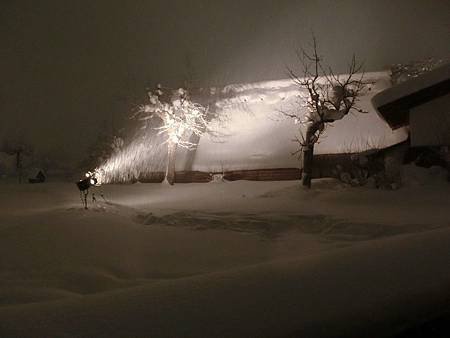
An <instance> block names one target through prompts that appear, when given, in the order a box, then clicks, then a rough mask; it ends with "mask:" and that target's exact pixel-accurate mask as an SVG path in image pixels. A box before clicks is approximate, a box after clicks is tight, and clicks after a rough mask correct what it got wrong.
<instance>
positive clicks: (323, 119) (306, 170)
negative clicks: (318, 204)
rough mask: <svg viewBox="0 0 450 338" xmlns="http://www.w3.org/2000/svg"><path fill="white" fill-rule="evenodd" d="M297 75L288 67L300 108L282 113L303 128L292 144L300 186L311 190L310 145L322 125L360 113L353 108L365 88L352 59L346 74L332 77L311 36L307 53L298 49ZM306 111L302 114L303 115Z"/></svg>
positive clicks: (319, 135) (315, 141) (318, 136)
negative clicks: (298, 164)
mask: <svg viewBox="0 0 450 338" xmlns="http://www.w3.org/2000/svg"><path fill="white" fill-rule="evenodd" d="M297 58H298V63H299V66H300V70H299V72H297V71H295V70H293V69H292V68H288V73H289V76H290V77H291V79H292V81H293V82H294V83H295V84H296V85H297V86H298V87H299V89H300V90H301V91H302V92H304V91H305V90H306V93H307V94H306V96H304V97H303V101H302V102H301V105H300V109H297V110H296V111H295V112H293V113H290V112H284V111H283V112H282V113H283V114H284V115H286V116H288V117H290V118H292V119H294V120H295V122H296V123H299V124H301V125H302V127H304V128H306V131H303V130H300V137H297V139H296V141H297V142H298V144H299V150H298V151H297V152H296V154H300V157H301V159H302V162H303V171H302V184H303V186H305V187H307V188H310V187H311V178H312V166H313V155H314V145H315V144H316V143H317V142H318V141H319V139H320V137H321V135H322V134H323V132H324V131H325V129H326V126H327V125H328V124H330V123H333V122H334V121H337V120H340V119H342V118H344V117H345V116H346V115H347V114H348V113H349V112H350V111H356V112H359V113H364V111H363V110H362V109H360V108H358V107H357V103H358V97H359V96H360V95H361V93H362V91H363V90H364V89H365V87H366V83H365V82H364V73H361V74H358V73H360V72H361V68H362V65H361V64H360V63H357V62H356V58H355V56H353V57H352V59H351V62H350V64H349V69H348V74H347V75H336V74H334V72H333V70H332V69H331V68H330V67H326V66H325V65H324V63H323V59H322V58H321V57H320V56H319V53H318V48H317V42H316V39H315V38H314V37H313V39H312V46H311V50H310V51H306V50H304V49H301V50H299V51H298V52H297ZM305 109H306V113H305Z"/></svg>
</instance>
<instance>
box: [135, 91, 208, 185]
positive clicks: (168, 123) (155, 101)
mask: <svg viewBox="0 0 450 338" xmlns="http://www.w3.org/2000/svg"><path fill="white" fill-rule="evenodd" d="M147 95H148V102H147V103H146V104H143V105H141V106H140V107H139V109H138V111H137V113H136V114H135V115H134V116H133V117H134V118H136V119H138V120H140V121H142V122H144V123H145V122H148V121H150V120H155V119H156V120H157V121H158V126H157V127H153V128H154V129H156V130H157V131H158V133H159V134H163V135H164V136H165V137H164V144H167V165H166V172H165V181H167V182H168V183H169V184H170V185H173V184H174V183H175V161H176V152H177V149H178V147H182V148H186V149H190V150H191V149H195V147H197V143H194V142H192V138H191V139H190V136H191V135H192V134H194V135H197V136H201V135H203V134H204V133H205V132H206V131H207V130H208V123H209V122H208V119H207V114H208V107H205V106H203V105H201V104H199V103H196V102H193V101H192V100H191V97H190V94H189V92H188V91H187V90H186V89H184V88H179V89H177V90H169V89H165V88H164V89H163V87H162V86H161V85H158V86H157V87H156V89H155V90H153V91H148V92H147ZM148 126H151V124H148ZM197 140H199V138H197Z"/></svg>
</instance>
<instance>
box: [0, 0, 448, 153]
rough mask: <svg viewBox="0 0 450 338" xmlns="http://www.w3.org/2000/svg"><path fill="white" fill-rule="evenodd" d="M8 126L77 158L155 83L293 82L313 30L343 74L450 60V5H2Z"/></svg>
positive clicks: (416, 1) (12, 133) (214, 0)
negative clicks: (355, 60)
mask: <svg viewBox="0 0 450 338" xmlns="http://www.w3.org/2000/svg"><path fill="white" fill-rule="evenodd" d="M0 22H1V23H0V25H1V26H0V27H1V28H0V39H1V40H0V41H1V45H0V57H1V63H0V71H1V75H2V80H1V81H0V117H1V119H0V133H2V135H0V136H2V137H0V138H5V137H9V138H11V137H15V138H17V137H19V136H20V137H23V138H24V139H26V140H28V141H29V142H30V143H32V144H33V145H34V147H35V148H36V149H37V150H42V151H50V152H51V153H57V154H59V156H61V159H69V158H70V159H73V160H75V159H76V160H78V159H80V158H81V157H82V154H83V151H85V149H86V147H87V146H88V145H89V144H90V143H92V142H93V140H94V139H95V137H96V134H97V133H98V132H99V130H101V129H102V128H103V129H107V130H110V129H112V128H117V127H118V125H119V124H120V123H121V121H122V119H123V118H124V117H126V116H127V115H128V112H127V109H126V107H127V101H128V99H127V98H130V97H133V96H136V95H140V94H141V93H143V90H144V89H145V86H147V85H151V84H154V83H158V82H161V83H164V84H167V85H170V86H177V85H181V84H182V83H183V81H184V80H185V79H186V77H189V78H191V80H192V82H193V83H194V84H195V85H198V86H213V85H222V84H228V83H236V82H251V81H258V80H266V79H277V78H283V77H285V65H291V64H293V62H294V53H293V52H294V50H295V48H296V47H297V46H299V45H301V44H302V43H303V44H304V43H306V42H307V41H308V39H309V38H310V36H311V32H314V34H315V35H316V37H317V39H318V41H319V45H320V50H321V52H322V54H323V55H324V56H325V57H326V59H327V60H328V63H329V64H330V65H332V66H333V67H335V69H336V71H338V72H339V71H343V70H344V66H345V64H346V62H347V60H348V59H349V58H350V57H351V55H352V53H353V52H354V53H356V55H357V56H358V57H359V58H360V59H362V60H364V61H365V69H366V70H367V71H371V70H380V69H383V68H386V66H388V65H390V64H392V63H397V62H407V61H410V60H418V59H422V58H425V57H438V58H440V57H448V56H449V55H450V44H449V43H448V42H449V37H450V25H449V23H450V1H445V0H435V1H430V0H405V1H392V0H382V1H361V0H351V1H288V0H276V1H275V0H273V1H267V0H241V1H230V0H227V1H223V0H209V1H207V0H194V1H187V0H179V1H169V0H157V1H111V0H110V1H103V0H93V1H61V0H59V1H46V0H43V1H13V0H1V2H0Z"/></svg>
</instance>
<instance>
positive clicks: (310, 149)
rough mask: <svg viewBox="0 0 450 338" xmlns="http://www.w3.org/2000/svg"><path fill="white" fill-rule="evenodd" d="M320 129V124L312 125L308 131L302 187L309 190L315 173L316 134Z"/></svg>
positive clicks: (304, 150)
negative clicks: (313, 172)
mask: <svg viewBox="0 0 450 338" xmlns="http://www.w3.org/2000/svg"><path fill="white" fill-rule="evenodd" d="M318 129H319V124H316V123H314V124H311V125H309V126H308V128H307V129H306V137H305V145H304V147H303V170H302V185H303V186H304V187H306V188H308V189H310V188H311V179H312V171H313V158H314V144H315V143H316V140H315V133H316V131H317V130H318Z"/></svg>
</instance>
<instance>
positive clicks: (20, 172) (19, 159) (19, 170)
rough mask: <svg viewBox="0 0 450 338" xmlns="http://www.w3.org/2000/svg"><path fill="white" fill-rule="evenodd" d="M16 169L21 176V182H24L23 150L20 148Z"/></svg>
mask: <svg viewBox="0 0 450 338" xmlns="http://www.w3.org/2000/svg"><path fill="white" fill-rule="evenodd" d="M16 170H17V175H18V178H19V183H22V175H23V173H22V151H21V150H18V151H17V152H16Z"/></svg>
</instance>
